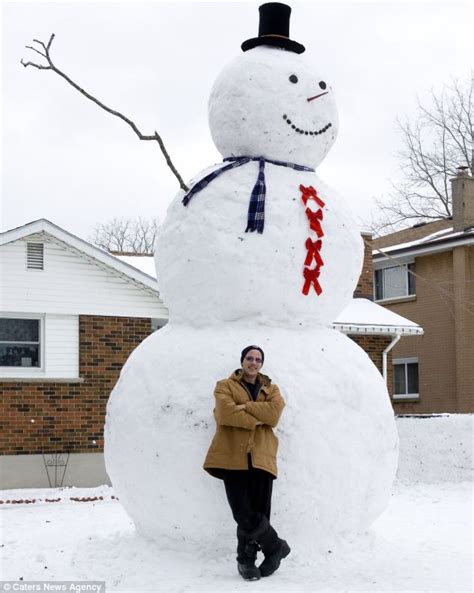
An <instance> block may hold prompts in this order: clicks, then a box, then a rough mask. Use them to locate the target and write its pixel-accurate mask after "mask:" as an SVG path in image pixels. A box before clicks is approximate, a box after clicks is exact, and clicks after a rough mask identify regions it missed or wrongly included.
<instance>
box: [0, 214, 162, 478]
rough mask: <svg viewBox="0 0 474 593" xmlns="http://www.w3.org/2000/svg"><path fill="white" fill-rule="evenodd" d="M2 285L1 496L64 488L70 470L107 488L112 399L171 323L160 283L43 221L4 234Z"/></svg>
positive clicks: (0, 250) (0, 245)
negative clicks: (127, 366) (107, 422)
mask: <svg viewBox="0 0 474 593" xmlns="http://www.w3.org/2000/svg"><path fill="white" fill-rule="evenodd" d="M0 282H1V286H0V394H1V397H0V405H1V420H0V425H1V426H0V478H1V482H2V485H0V487H22V486H31V485H33V484H34V485H37V486H45V487H47V486H48V478H49V480H50V482H49V483H51V481H52V482H55V483H58V482H60V481H61V480H60V479H59V478H58V475H59V476H61V475H62V473H64V470H65V466H64V464H65V463H66V461H67V462H68V465H67V476H69V477H70V478H71V480H72V482H73V483H74V484H75V485H84V486H87V485H91V484H96V483H103V476H104V473H105V469H104V464H103V456H102V454H100V455H97V453H98V452H102V451H103V426H104V418H105V407H106V403H107V399H108V397H109V394H110V391H111V390H112V388H113V386H114V385H115V383H116V381H117V377H118V374H119V372H120V369H121V368H122V366H123V364H124V362H125V361H126V360H127V358H128V356H129V355H130V353H131V352H132V350H133V349H134V348H135V347H136V346H137V345H138V344H139V343H140V342H142V341H143V339H144V338H145V337H146V336H148V335H149V334H150V333H151V332H152V331H153V329H156V327H159V326H160V325H164V324H165V323H166V321H167V318H168V312H167V309H166V307H165V306H164V305H163V303H162V301H161V300H160V298H159V292H158V289H157V285H156V280H155V279H154V278H152V277H151V276H149V275H148V274H146V273H144V272H142V271H140V270H138V269H136V268H135V267H132V266H130V265H128V264H127V263H125V262H123V261H120V260H119V259H118V258H116V257H114V256H113V255H110V254H108V253H107V252H105V251H103V250H102V249H99V248H97V247H95V246H93V245H91V244H89V243H88V242H87V241H83V240H82V239H80V238H78V237H76V236H74V235H71V234H70V233H68V232H66V231H64V230H63V229H61V228H59V227H58V226H56V225H54V224H52V223H51V222H49V221H47V220H38V221H35V222H31V223H29V224H26V225H24V226H22V227H19V228H16V229H12V230H9V231H6V232H4V233H1V234H0ZM65 452H67V453H65ZM68 453H69V454H70V455H68ZM58 454H60V455H59V457H58ZM98 476H100V478H99V477H98ZM97 480H99V481H98V482H97ZM66 481H67V482H68V480H66ZM55 483H53V484H52V485H55ZM68 483H71V481H69V482H68ZM5 485H6V486H5Z"/></svg>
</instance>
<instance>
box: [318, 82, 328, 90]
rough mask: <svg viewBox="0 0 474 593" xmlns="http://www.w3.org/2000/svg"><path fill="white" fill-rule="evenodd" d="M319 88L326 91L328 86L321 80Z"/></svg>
mask: <svg viewBox="0 0 474 593" xmlns="http://www.w3.org/2000/svg"><path fill="white" fill-rule="evenodd" d="M319 86H320V87H321V88H322V89H323V90H324V89H325V88H326V87H327V84H326V83H325V82H324V80H321V82H320V83H319Z"/></svg>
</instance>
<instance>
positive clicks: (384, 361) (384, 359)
mask: <svg viewBox="0 0 474 593" xmlns="http://www.w3.org/2000/svg"><path fill="white" fill-rule="evenodd" d="M401 337H402V336H400V335H398V336H395V337H394V338H393V340H392V341H391V342H390V344H389V345H388V346H387V347H386V348H385V350H384V351H383V353H382V375H383V378H384V381H385V385H387V379H388V372H387V367H388V365H387V360H388V353H389V352H390V350H391V349H392V348H393V347H394V346H395V345H396V344H397V343H398V342H399V341H400V338H401ZM387 388H388V385H387Z"/></svg>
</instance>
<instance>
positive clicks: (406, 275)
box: [374, 259, 416, 303]
mask: <svg viewBox="0 0 474 593" xmlns="http://www.w3.org/2000/svg"><path fill="white" fill-rule="evenodd" d="M384 264H385V265H384ZM410 266H412V267H415V260H414V259H409V260H405V261H401V262H400V263H399V264H395V265H393V264H392V263H387V262H386V261H384V262H383V263H382V262H380V264H378V265H377V263H375V264H374V302H376V303H380V302H383V301H393V300H396V299H406V298H412V297H416V282H415V281H414V277H413V279H412V282H410V273H409V269H410ZM393 268H402V269H404V278H405V292H404V294H400V295H397V296H389V297H387V296H385V294H384V292H385V291H384V272H385V270H390V269H393ZM377 273H380V274H381V277H382V286H381V291H382V297H381V298H377V284H378V283H377ZM410 285H411V286H412V287H413V292H411V293H410V288H411V286H410Z"/></svg>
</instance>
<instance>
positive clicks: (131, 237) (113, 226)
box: [89, 217, 159, 255]
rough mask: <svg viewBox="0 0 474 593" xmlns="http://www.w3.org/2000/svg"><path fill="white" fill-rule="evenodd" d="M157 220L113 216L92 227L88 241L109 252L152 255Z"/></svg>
mask: <svg viewBox="0 0 474 593" xmlns="http://www.w3.org/2000/svg"><path fill="white" fill-rule="evenodd" d="M158 227H159V221H158V219H156V218H152V219H150V220H148V219H144V218H141V217H139V218H113V219H112V220H109V221H108V222H105V223H101V224H98V225H96V226H95V227H94V229H93V233H92V235H91V236H90V237H89V241H90V242H91V243H94V244H95V245H97V246H98V247H101V248H102V249H105V251H109V252H110V253H115V254H117V253H123V254H132V253H133V254H136V255H153V253H154V247H155V240H156V235H157V232H158Z"/></svg>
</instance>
